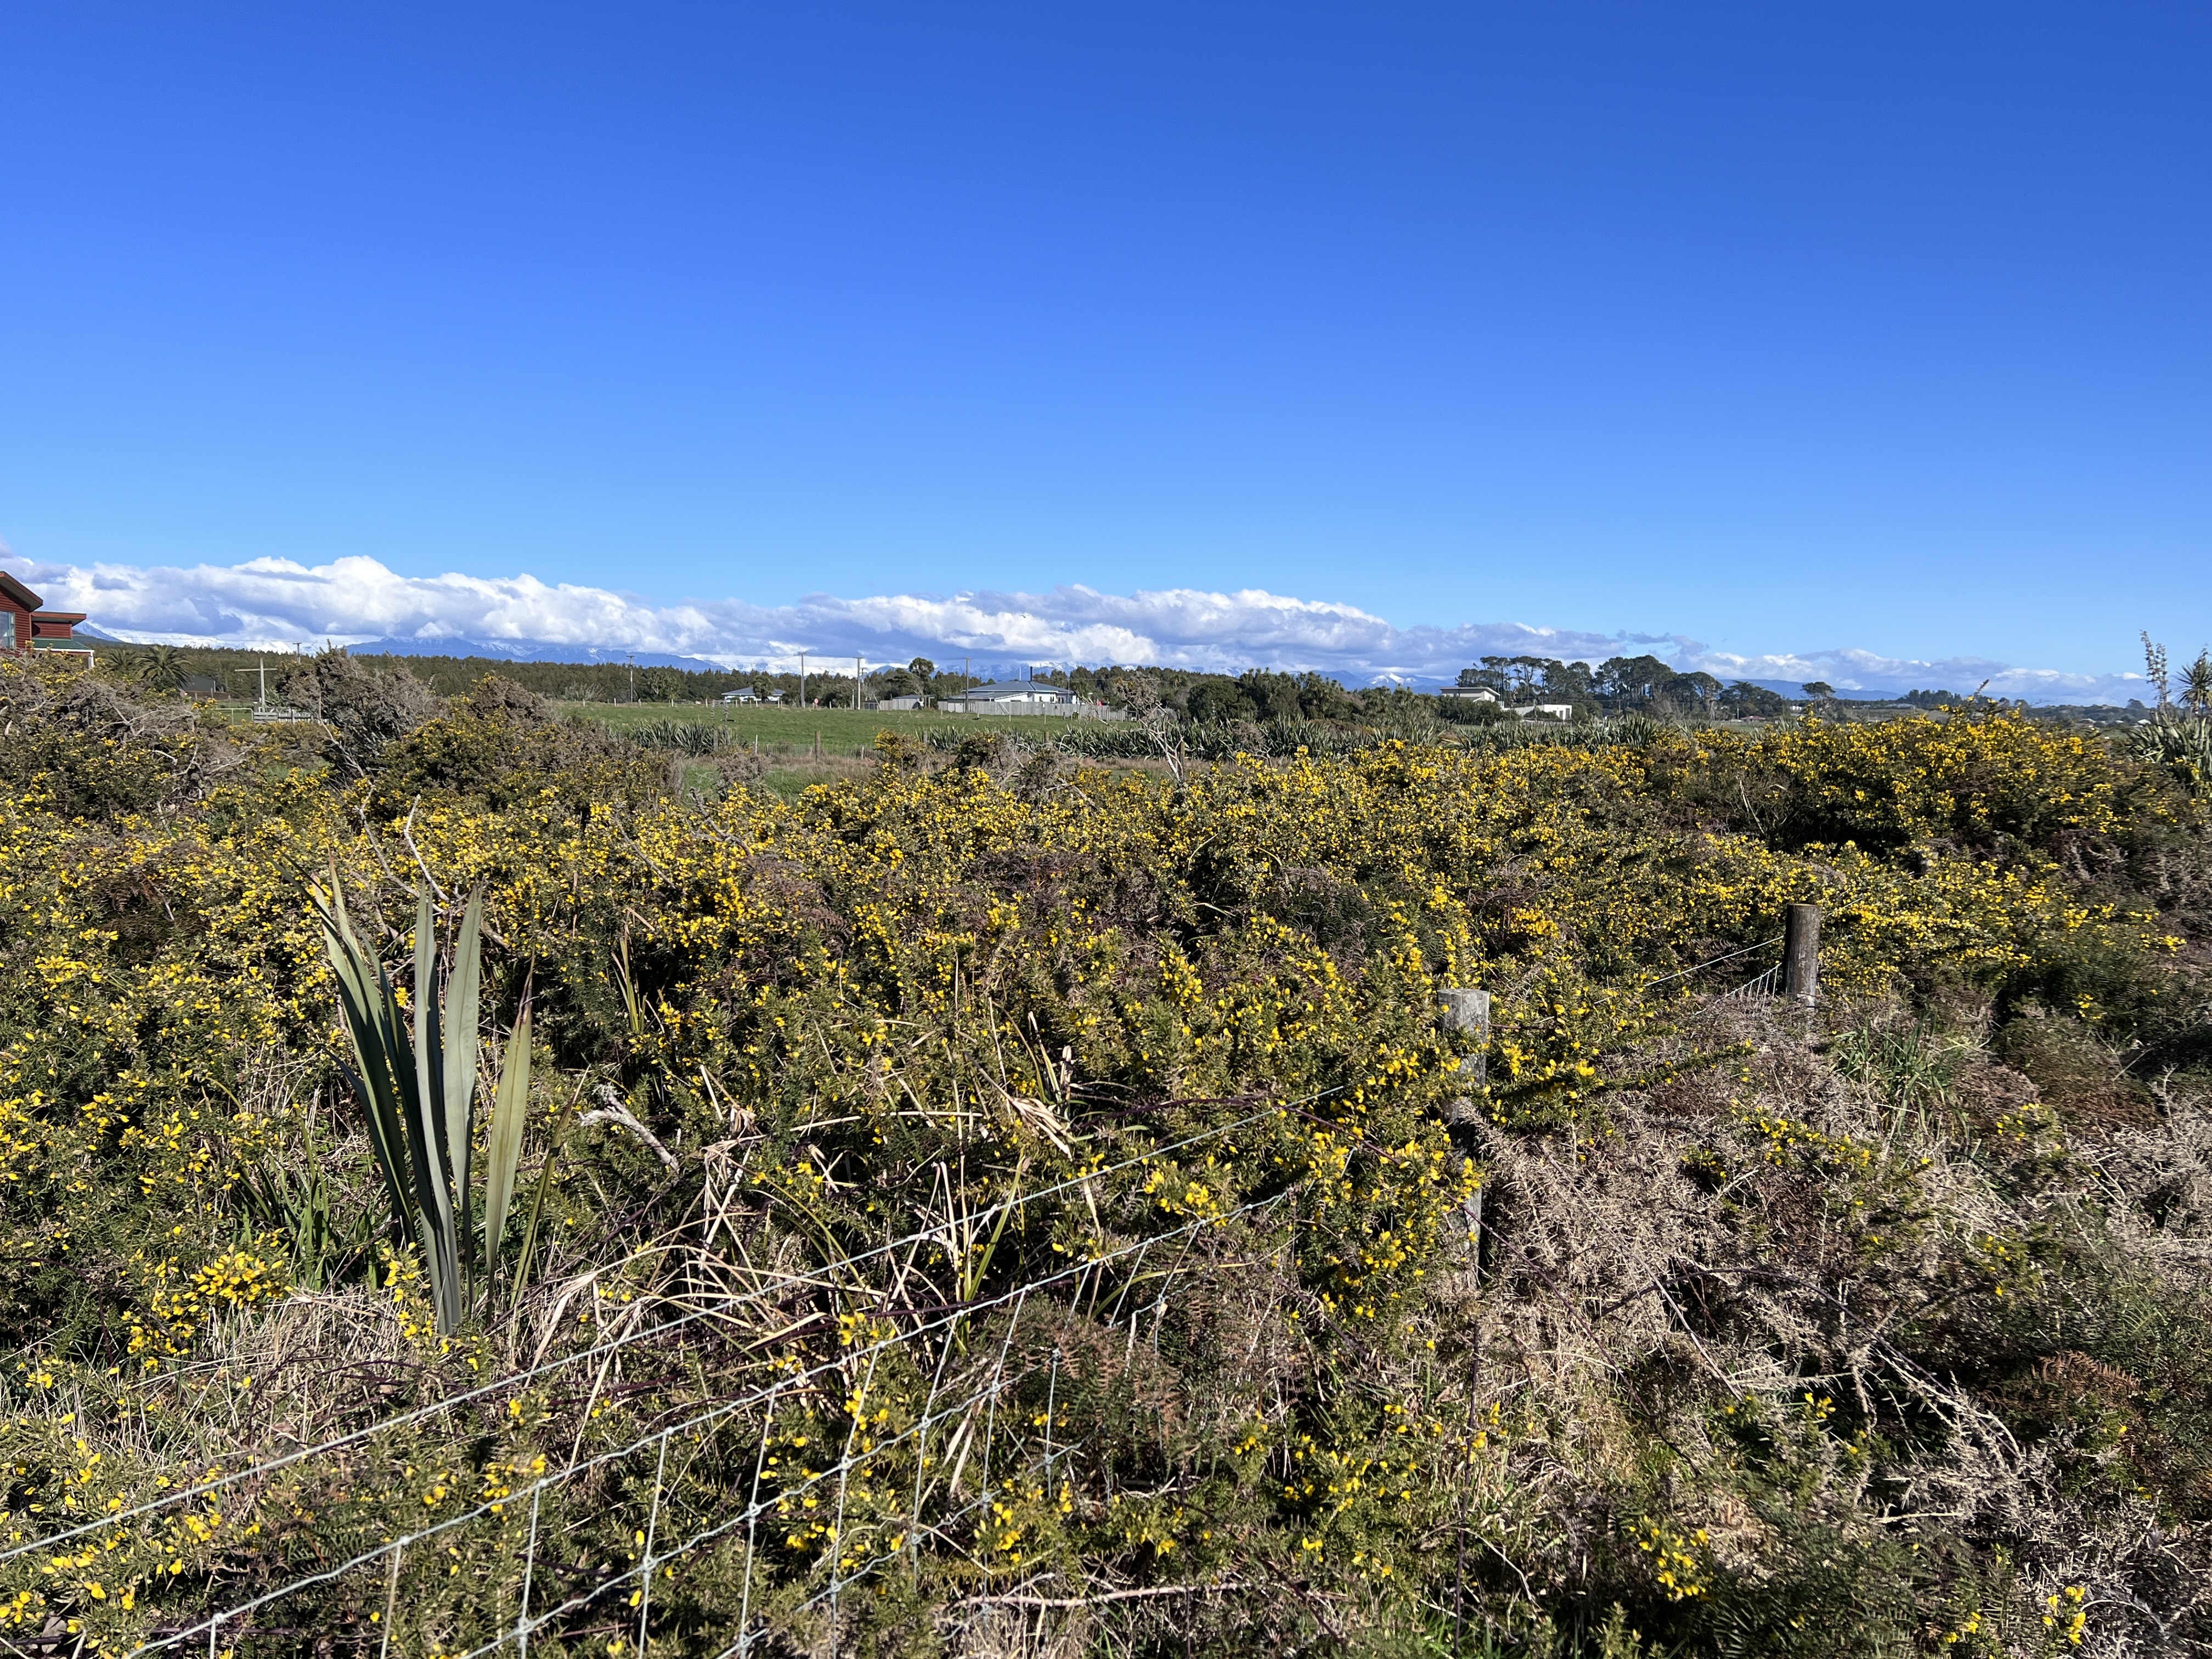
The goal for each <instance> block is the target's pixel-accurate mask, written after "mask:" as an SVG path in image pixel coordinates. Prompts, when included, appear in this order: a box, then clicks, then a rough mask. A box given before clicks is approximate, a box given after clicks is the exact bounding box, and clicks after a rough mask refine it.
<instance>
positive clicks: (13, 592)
mask: <svg viewBox="0 0 2212 1659" xmlns="http://www.w3.org/2000/svg"><path fill="white" fill-rule="evenodd" d="M0 593H5V594H6V595H7V596H8V597H9V599H13V600H15V603H16V604H17V605H21V606H22V607H23V609H24V610H26V611H42V610H44V609H45V608H46V601H45V600H44V599H40V597H39V596H38V595H37V594H35V593H33V592H31V590H30V589H29V588H27V587H26V586H23V584H22V583H21V582H19V581H17V580H15V578H14V577H13V576H11V575H9V574H8V573H7V572H6V571H4V570H0Z"/></svg>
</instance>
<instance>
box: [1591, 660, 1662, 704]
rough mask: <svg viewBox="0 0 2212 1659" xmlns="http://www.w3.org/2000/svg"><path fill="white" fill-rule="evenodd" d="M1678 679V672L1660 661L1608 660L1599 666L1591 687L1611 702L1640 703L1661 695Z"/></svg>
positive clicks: (1592, 677) (1593, 676)
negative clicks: (1663, 686) (1665, 688)
mask: <svg viewBox="0 0 2212 1659" xmlns="http://www.w3.org/2000/svg"><path fill="white" fill-rule="evenodd" d="M1673 678H1674V670H1673V669H1672V668H1670V667H1668V665H1666V664H1665V663H1663V662H1661V661H1660V660H1659V659H1658V658H1656V657H1654V656H1650V655H1645V656H1641V657H1608V658H1607V659H1605V660H1604V661H1603V662H1601V663H1600V664H1599V665H1597V671H1596V672H1595V674H1594V675H1592V676H1591V685H1592V687H1593V688H1594V689H1595V691H1596V692H1597V695H1598V696H1600V697H1601V698H1604V699H1605V700H1606V701H1607V702H1612V703H1620V702H1641V701H1643V700H1644V699H1646V698H1650V697H1651V696H1656V695H1657V693H1658V690H1659V688H1660V687H1661V686H1662V685H1664V684H1667V682H1668V681H1669V680H1671V679H1673Z"/></svg>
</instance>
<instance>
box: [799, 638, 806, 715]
mask: <svg viewBox="0 0 2212 1659" xmlns="http://www.w3.org/2000/svg"><path fill="white" fill-rule="evenodd" d="M799 707H800V708H805V707H806V653H805V652H804V651H802V652H800V653H799Z"/></svg>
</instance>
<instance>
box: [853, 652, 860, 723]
mask: <svg viewBox="0 0 2212 1659" xmlns="http://www.w3.org/2000/svg"><path fill="white" fill-rule="evenodd" d="M853 709H854V713H855V714H857V713H859V712H860V653H859V652H857V651H855V652H854V653H853Z"/></svg>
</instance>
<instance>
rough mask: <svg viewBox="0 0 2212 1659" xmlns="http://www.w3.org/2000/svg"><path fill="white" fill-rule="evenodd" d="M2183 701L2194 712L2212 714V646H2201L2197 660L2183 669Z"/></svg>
mask: <svg viewBox="0 0 2212 1659" xmlns="http://www.w3.org/2000/svg"><path fill="white" fill-rule="evenodd" d="M2181 701H2182V704H2183V706H2184V707H2185V708H2188V709H2189V710H2190V711H2191V713H2192V714H2212V648H2208V647H2199V648H2198V650H2197V660H2196V661H2195V662H2193V663H2191V664H2190V665H2189V666H2188V667H2187V668H2185V669H2184V670H2182V672H2181Z"/></svg>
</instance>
